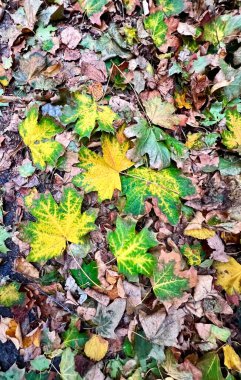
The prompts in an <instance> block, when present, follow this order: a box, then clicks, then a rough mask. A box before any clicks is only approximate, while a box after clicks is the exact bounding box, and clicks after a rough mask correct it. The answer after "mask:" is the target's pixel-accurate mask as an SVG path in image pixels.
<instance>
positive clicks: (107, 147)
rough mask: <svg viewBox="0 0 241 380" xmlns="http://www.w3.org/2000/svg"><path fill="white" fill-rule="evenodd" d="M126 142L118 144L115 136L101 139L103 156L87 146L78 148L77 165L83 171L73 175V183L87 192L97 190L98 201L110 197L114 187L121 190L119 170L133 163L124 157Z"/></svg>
mask: <svg viewBox="0 0 241 380" xmlns="http://www.w3.org/2000/svg"><path fill="white" fill-rule="evenodd" d="M128 146H129V144H128V143H123V144H120V143H119V142H118V140H117V139H116V138H110V137H109V136H105V137H103V139H102V151H103V157H101V156H99V155H98V154H96V153H94V152H92V151H91V150H89V149H87V148H85V147H84V148H82V149H80V157H79V159H80V164H79V167H81V168H82V169H85V172H84V173H81V174H78V175H77V176H75V177H74V179H73V183H74V185H76V186H78V187H83V188H84V189H85V191H86V192H87V193H88V192H90V191H98V197H99V200H100V201H103V200H105V199H111V198H112V195H113V192H114V190H115V189H118V190H121V181H120V172H121V171H123V170H126V169H128V168H130V167H131V166H132V165H133V163H132V162H131V161H130V160H128V159H127V158H126V152H127V150H128Z"/></svg>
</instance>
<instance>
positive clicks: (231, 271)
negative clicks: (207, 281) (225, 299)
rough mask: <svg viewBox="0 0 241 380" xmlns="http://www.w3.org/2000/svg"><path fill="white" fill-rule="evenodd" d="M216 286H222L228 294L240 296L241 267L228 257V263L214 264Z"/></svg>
mask: <svg viewBox="0 0 241 380" xmlns="http://www.w3.org/2000/svg"><path fill="white" fill-rule="evenodd" d="M214 267H215V269H216V270H217V280H216V284H217V285H220V286H222V288H223V289H224V290H226V292H227V293H228V294H231V295H232V294H235V293H238V294H241V265H240V264H239V263H238V262H237V261H236V260H235V259H234V258H233V257H230V258H229V260H228V262H225V263H222V262H216V263H215V265H214Z"/></svg>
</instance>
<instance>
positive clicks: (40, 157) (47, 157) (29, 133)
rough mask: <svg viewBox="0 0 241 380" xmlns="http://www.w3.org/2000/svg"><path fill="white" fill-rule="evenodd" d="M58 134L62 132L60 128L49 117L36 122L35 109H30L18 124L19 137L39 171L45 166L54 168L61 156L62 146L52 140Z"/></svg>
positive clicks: (36, 113)
mask: <svg viewBox="0 0 241 380" xmlns="http://www.w3.org/2000/svg"><path fill="white" fill-rule="evenodd" d="M59 132H62V128H61V127H60V126H58V125H57V124H56V123H55V122H54V121H53V119H51V117H42V118H41V120H40V121H39V122H38V109H37V108H36V107H32V108H31V109H30V110H29V112H28V113H27V117H26V118H25V119H24V121H22V122H21V123H20V125H19V133H20V136H21V137H22V139H23V142H24V144H25V145H27V146H28V147H29V149H30V150H31V154H32V159H33V162H34V164H35V165H36V166H38V167H39V168H40V169H44V168H45V166H46V164H50V165H52V166H54V165H55V164H56V161H57V159H58V158H59V157H60V156H61V155H62V154H63V152H64V147H63V145H62V144H60V143H59V142H57V141H55V140H54V139H53V137H54V136H55V135H56V134H57V133H59Z"/></svg>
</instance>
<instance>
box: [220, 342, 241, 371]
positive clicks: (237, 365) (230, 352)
mask: <svg viewBox="0 0 241 380" xmlns="http://www.w3.org/2000/svg"><path fill="white" fill-rule="evenodd" d="M223 353H224V364H225V365H226V367H227V368H228V369H233V370H234V371H239V372H241V359H240V357H239V355H238V354H237V353H236V352H235V351H234V349H233V348H232V347H231V346H230V345H229V344H227V345H226V346H223Z"/></svg>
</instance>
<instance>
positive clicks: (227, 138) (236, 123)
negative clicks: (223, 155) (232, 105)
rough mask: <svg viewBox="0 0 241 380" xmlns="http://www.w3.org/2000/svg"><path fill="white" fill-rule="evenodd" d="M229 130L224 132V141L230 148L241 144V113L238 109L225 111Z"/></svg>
mask: <svg viewBox="0 0 241 380" xmlns="http://www.w3.org/2000/svg"><path fill="white" fill-rule="evenodd" d="M225 116H226V123H227V127H228V130H226V131H223V132H222V142H223V144H224V145H225V146H226V147H227V148H228V149H235V148H238V147H239V145H241V115H240V113H239V112H238V111H237V110H227V111H226V112H225Z"/></svg>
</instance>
